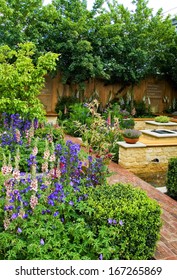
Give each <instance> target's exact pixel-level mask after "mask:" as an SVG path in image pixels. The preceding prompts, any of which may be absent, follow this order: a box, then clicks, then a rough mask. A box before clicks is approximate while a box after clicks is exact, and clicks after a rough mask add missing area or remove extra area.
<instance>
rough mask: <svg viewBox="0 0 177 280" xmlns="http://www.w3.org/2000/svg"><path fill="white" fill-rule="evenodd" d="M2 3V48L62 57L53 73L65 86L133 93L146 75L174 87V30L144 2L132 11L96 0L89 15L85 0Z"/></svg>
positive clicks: (138, 0)
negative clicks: (107, 86)
mask: <svg viewBox="0 0 177 280" xmlns="http://www.w3.org/2000/svg"><path fill="white" fill-rule="evenodd" d="M1 2H2V3H1V7H0V13H1V17H0V28H1V30H4V32H1V33H0V39H1V40H0V41H1V44H8V45H9V46H10V47H11V48H13V49H16V46H17V44H18V43H24V42H27V41H31V42H33V43H35V45H36V46H37V52H36V57H38V56H39V54H40V53H41V52H42V53H43V52H48V51H52V52H55V53H59V54H61V57H60V60H59V61H58V63H57V69H59V70H60V72H61V73H62V78H63V82H64V83H68V84H71V83H80V84H83V82H84V81H86V80H88V79H90V78H95V77H96V78H102V79H104V80H105V81H106V83H114V82H121V83H122V84H123V85H132V88H133V86H134V85H135V84H138V83H139V82H140V81H141V80H142V79H144V78H145V77H147V76H156V77H162V78H164V77H165V78H168V79H170V80H171V81H173V82H174V83H175V84H176V83H177V75H176V73H177V71H176V70H177V69H176V68H177V66H176V63H175V61H176V53H177V51H176V50H177V34H176V32H175V27H174V26H172V23H171V19H170V17H164V14H163V12H162V10H159V11H158V12H157V13H156V14H153V11H152V9H150V8H149V7H148V1H146V0H135V1H133V4H134V7H135V9H134V11H130V10H128V9H127V8H125V7H124V6H123V5H120V4H119V3H118V1H105V0H99V1H98V0H95V3H94V5H93V8H92V10H91V11H90V10H88V9H87V1H85V0H75V1H70V0H54V1H52V4H50V5H47V6H42V1H37V0H24V1H23V3H21V4H19V1H18V0H13V1H12V0H7V1H3V0H2V1H1ZM105 3H107V8H106V9H105V6H104V4H105ZM164 30H165V32H164Z"/></svg>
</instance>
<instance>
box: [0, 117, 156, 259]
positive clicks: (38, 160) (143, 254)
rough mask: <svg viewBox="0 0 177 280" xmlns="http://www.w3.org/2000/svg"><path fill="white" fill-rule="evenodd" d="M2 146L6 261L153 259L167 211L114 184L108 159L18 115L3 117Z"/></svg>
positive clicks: (1, 235) (0, 233) (0, 198)
mask: <svg viewBox="0 0 177 280" xmlns="http://www.w3.org/2000/svg"><path fill="white" fill-rule="evenodd" d="M0 141H1V155H2V156H1V157H2V158H1V162H2V167H1V175H0V184H1V186H0V204H1V210H0V216H1V219H0V221H1V224H0V243H1V248H0V258H1V259H11V260H18V259H26V260H27V259H47V260H50V259H60V260H67V259H70V260H74V259H77V260H78V259H80V260H92V259H107V260H110V259H127V260H130V259H150V258H152V257H153V254H154V250H155V247H156V242H157V240H158V238H159V230H160V227H161V219H160V214H161V209H160V206H159V205H158V204H157V202H155V201H153V200H151V199H150V198H148V196H147V195H146V194H145V192H143V191H142V190H140V189H135V188H133V186H131V185H125V184H121V183H119V184H116V185H111V186H110V185H108V184H107V182H106V178H107V176H108V175H109V172H108V169H107V165H106V164H105V162H104V160H105V158H103V157H92V156H91V155H90V154H87V153H86V152H83V151H82V150H81V147H80V146H79V145H77V144H74V143H72V142H71V141H67V142H65V140H64V134H63V130H62V129H61V128H59V127H54V126H51V125H43V126H42V125H40V124H39V123H38V122H37V120H34V121H33V122H30V121H29V120H24V119H22V118H21V117H20V116H19V115H18V114H12V115H9V114H3V115H2V126H1V140H0ZM140 240H141V242H140Z"/></svg>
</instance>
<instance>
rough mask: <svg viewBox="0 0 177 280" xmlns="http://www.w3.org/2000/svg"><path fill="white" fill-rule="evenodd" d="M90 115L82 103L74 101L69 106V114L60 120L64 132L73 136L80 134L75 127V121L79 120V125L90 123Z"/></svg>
mask: <svg viewBox="0 0 177 280" xmlns="http://www.w3.org/2000/svg"><path fill="white" fill-rule="evenodd" d="M92 120H93V118H92V116H91V114H90V111H89V109H88V108H87V107H86V106H85V105H84V104H82V103H75V104H73V105H71V106H70V107H69V116H68V118H67V119H66V120H64V121H63V122H62V124H63V126H64V129H65V131H66V133H68V134H70V135H74V136H80V134H79V131H77V129H76V127H75V122H80V124H81V125H85V124H86V125H88V126H90V124H91V123H92Z"/></svg>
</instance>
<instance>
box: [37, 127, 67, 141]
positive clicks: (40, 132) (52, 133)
mask: <svg viewBox="0 0 177 280" xmlns="http://www.w3.org/2000/svg"><path fill="white" fill-rule="evenodd" d="M34 136H35V137H39V138H41V139H46V138H48V140H50V139H49V138H51V139H52V141H53V142H54V143H56V142H57V141H58V140H60V139H64V132H63V129H62V128H61V127H55V126H54V125H51V124H46V125H45V126H44V127H42V128H38V129H36V130H35V132H34Z"/></svg>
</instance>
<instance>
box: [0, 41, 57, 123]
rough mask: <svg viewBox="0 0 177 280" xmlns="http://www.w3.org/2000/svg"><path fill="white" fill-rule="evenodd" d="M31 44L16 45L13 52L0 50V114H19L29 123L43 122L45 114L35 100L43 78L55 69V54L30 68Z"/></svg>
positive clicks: (32, 47)
mask: <svg viewBox="0 0 177 280" xmlns="http://www.w3.org/2000/svg"><path fill="white" fill-rule="evenodd" d="M35 50H36V48H35V45H34V44H33V43H24V44H19V45H18V48H17V50H12V49H11V48H10V47H9V46H7V45H4V46H1V47H0V112H1V113H3V112H6V113H9V114H12V113H19V114H20V115H21V116H28V118H29V119H34V118H35V117H36V118H38V119H40V120H41V119H43V118H44V115H45V111H44V108H43V105H42V104H41V102H40V101H39V99H38V98H37V97H38V95H39V94H40V92H41V89H42V88H43V87H44V82H45V79H44V76H45V75H46V74H47V72H48V71H52V70H53V69H54V68H55V67H56V60H57V58H58V54H54V53H51V52H48V53H46V54H44V55H41V56H39V57H38V59H37V62H36V64H34V61H33V56H34V54H35Z"/></svg>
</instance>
